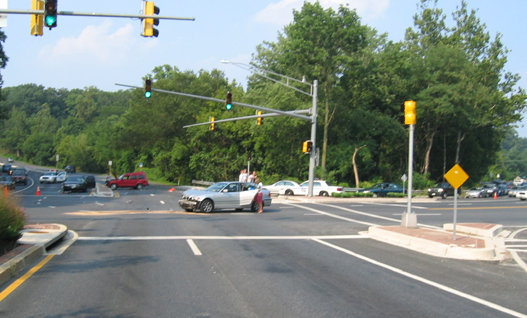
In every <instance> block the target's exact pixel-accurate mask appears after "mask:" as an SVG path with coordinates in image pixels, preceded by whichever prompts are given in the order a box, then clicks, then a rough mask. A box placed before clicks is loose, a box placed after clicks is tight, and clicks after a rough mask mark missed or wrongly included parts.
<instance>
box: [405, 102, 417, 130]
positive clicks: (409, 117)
mask: <svg viewBox="0 0 527 318" xmlns="http://www.w3.org/2000/svg"><path fill="white" fill-rule="evenodd" d="M415 123H416V118H415V102H414V101H413V100H407V101H405V102H404V124H405V125H415Z"/></svg>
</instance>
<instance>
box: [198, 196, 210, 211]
mask: <svg viewBox="0 0 527 318" xmlns="http://www.w3.org/2000/svg"><path fill="white" fill-rule="evenodd" d="M199 210H200V211H201V212H203V213H210V212H212V210H214V202H212V200H211V199H205V200H203V201H202V202H201V205H200V206H199Z"/></svg>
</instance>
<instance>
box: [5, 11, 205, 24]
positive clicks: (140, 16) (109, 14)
mask: <svg viewBox="0 0 527 318" xmlns="http://www.w3.org/2000/svg"><path fill="white" fill-rule="evenodd" d="M0 13H7V14H36V15H43V14H44V10H9V9H0ZM57 15H74V16H81V17H107V18H138V19H152V18H153V16H151V15H144V14H117V13H95V12H93V13H90V12H74V11H57ZM155 18H156V19H163V20H187V21H194V20H196V19H194V18H183V17H170V16H162V15H156V16H155Z"/></svg>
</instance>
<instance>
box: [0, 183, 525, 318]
mask: <svg viewBox="0 0 527 318" xmlns="http://www.w3.org/2000/svg"><path fill="white" fill-rule="evenodd" d="M30 176H31V177H32V179H34V180H37V179H36V177H37V176H38V174H34V173H32V174H31V175H30ZM37 184H38V181H37ZM37 184H34V185H33V186H30V187H28V188H27V189H24V188H23V187H22V186H19V187H17V191H19V192H16V193H12V195H14V196H15V195H16V196H18V197H19V198H20V200H21V204H22V205H23V206H24V207H25V209H26V213H27V214H28V215H29V216H30V223H61V224H64V225H66V226H68V228H69V229H70V230H73V231H75V232H76V233H77V234H78V235H79V238H78V240H77V241H76V242H75V243H74V244H73V245H71V246H70V247H69V248H68V249H67V250H66V251H65V252H64V253H63V254H61V255H56V256H53V258H51V260H50V261H49V262H48V263H47V264H46V265H44V266H43V267H42V268H41V269H39V270H38V271H36V273H35V274H34V275H33V276H31V277H30V278H29V279H28V280H27V281H25V282H24V283H23V284H21V285H20V286H19V287H18V288H17V289H15V290H14V291H13V292H12V293H11V294H10V295H9V296H8V297H6V298H5V299H4V300H2V301H1V302H0V316H1V317H95V316H97V317H386V316H390V317H445V316H447V317H476V316H477V317H510V316H517V317H522V316H525V315H527V304H526V303H525V298H526V296H527V280H526V279H525V277H526V274H527V273H526V272H525V271H524V270H523V269H522V268H521V267H520V266H518V265H517V264H516V263H515V262H514V260H508V261H504V262H477V261H461V260H451V259H444V258H438V257H433V256H428V255H424V254H421V253H417V252H413V251H409V250H406V249H404V248H400V247H396V246H392V245H388V244H385V243H381V242H378V241H374V240H372V239H369V238H368V237H367V235H364V232H365V231H367V229H368V227H369V226H371V225H396V224H398V223H399V222H400V219H401V215H400V214H401V213H402V212H404V211H405V210H406V204H404V203H393V202H375V203H374V202H356V203H331V204H307V203H273V205H272V206H271V207H270V208H267V209H266V210H265V213H263V214H255V213H249V212H248V211H245V212H235V211H220V212H215V213H211V214H200V213H186V212H181V209H180V208H179V207H178V205H177V200H178V199H179V198H180V197H181V192H179V191H177V192H168V189H169V188H170V187H168V186H161V185H151V186H148V187H146V188H145V189H144V190H142V191H138V190H129V189H118V190H117V192H118V196H116V197H113V198H109V197H98V196H95V195H90V193H86V194H73V193H69V194H62V193H61V192H60V185H59V184H49V185H48V184H46V185H40V191H41V195H40V196H36V195H35V193H36V185H37ZM452 204H453V200H452V199H450V200H448V199H447V200H439V201H436V200H431V201H426V202H414V204H413V208H414V211H415V212H416V213H417V214H418V222H419V223H421V224H426V225H429V226H437V227H440V226H442V225H443V224H444V223H451V222H452V212H453V210H452V209H453V206H452ZM525 208H527V204H526V203H525V202H521V201H520V200H517V199H512V198H511V199H509V198H507V197H500V198H499V199H498V200H493V199H492V198H487V199H471V200H464V199H461V200H459V204H458V222H489V223H499V224H503V225H505V226H506V229H507V230H510V231H511V232H513V231H518V230H521V229H524V228H527V221H526V220H525ZM525 232H526V231H520V232H518V233H517V234H516V235H515V237H516V239H519V238H523V239H525V234H526V233H525ZM507 244H508V245H509V244H515V245H521V243H518V242H507ZM515 248H517V249H519V250H521V249H522V247H521V246H520V247H515ZM523 249H527V248H523ZM519 254H521V255H524V254H525V253H523V252H520V253H519ZM28 270H29V269H28ZM7 285H8V284H4V285H2V286H0V291H1V290H3V289H5V288H6V287H7Z"/></svg>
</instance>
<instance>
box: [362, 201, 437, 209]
mask: <svg viewBox="0 0 527 318" xmlns="http://www.w3.org/2000/svg"><path fill="white" fill-rule="evenodd" d="M365 204H368V205H382V206H395V207H401V208H407V207H408V205H407V204H394V203H378V202H375V203H370V202H368V203H365ZM412 208H414V209H420V210H427V209H428V208H427V207H424V206H415V205H412Z"/></svg>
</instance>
